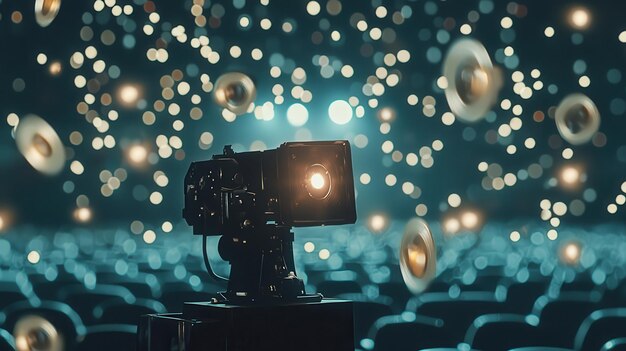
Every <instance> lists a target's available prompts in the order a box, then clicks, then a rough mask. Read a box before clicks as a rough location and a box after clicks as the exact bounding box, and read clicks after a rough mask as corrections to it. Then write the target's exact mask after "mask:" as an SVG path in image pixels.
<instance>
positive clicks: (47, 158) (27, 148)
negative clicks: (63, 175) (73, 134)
mask: <svg viewBox="0 0 626 351" xmlns="http://www.w3.org/2000/svg"><path fill="white" fill-rule="evenodd" d="M15 143H16V144H17V148H18V149H19V150H20V152H21V153H22V155H23V156H24V158H26V161H28V163H30V165H31V166H33V168H35V169H36V170H38V171H39V172H41V173H43V174H46V175H56V174H58V173H60V172H61V170H62V169H63V166H64V165H65V148H64V146H63V143H62V142H61V139H60V138H59V135H58V134H57V133H56V131H55V130H54V129H53V128H52V127H51V126H50V125H49V124H48V122H46V121H44V120H43V119H42V118H41V117H39V116H35V115H28V116H26V117H24V118H22V119H21V120H20V122H19V124H18V125H17V127H16V130H15Z"/></svg>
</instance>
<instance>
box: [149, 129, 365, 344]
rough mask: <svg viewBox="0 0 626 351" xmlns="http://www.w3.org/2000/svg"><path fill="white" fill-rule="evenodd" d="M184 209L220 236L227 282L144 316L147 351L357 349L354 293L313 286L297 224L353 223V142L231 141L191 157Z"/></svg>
mask: <svg viewBox="0 0 626 351" xmlns="http://www.w3.org/2000/svg"><path fill="white" fill-rule="evenodd" d="M184 192H185V208H184V209H183V217H184V218H185V220H186V221H187V223H188V224H189V225H190V226H192V227H193V231H194V234H198V235H202V236H204V237H203V238H202V239H203V240H204V242H203V245H204V246H203V249H204V259H205V264H206V265H207V269H208V270H209V274H210V275H212V276H213V277H214V278H215V279H224V278H222V277H219V276H218V275H216V274H215V273H213V272H212V268H211V267H210V262H209V260H208V256H207V254H206V247H205V246H206V236H209V235H221V236H222V237H221V238H220V242H219V247H218V251H219V253H220V256H221V257H222V258H223V259H224V260H227V261H229V262H230V265H231V271H230V276H229V278H228V288H227V290H226V291H225V292H223V293H220V298H216V299H215V298H214V299H212V300H211V301H209V302H186V303H185V304H184V307H183V312H182V313H178V314H157V315H146V316H143V317H142V319H141V322H140V324H139V330H138V333H139V334H138V335H139V336H138V338H139V340H138V345H139V348H138V349H139V350H140V351H176V350H179V351H206V350H212V351H213V350H220V351H244V350H245V351H254V350H275V351H280V350H285V351H287V350H311V351H313V350H315V351H318V350H334V351H348V350H350V351H352V350H353V349H354V340H353V339H354V332H353V323H354V321H353V307H352V302H349V301H341V300H331V299H322V295H321V294H312V295H307V294H306V292H305V290H304V284H303V282H302V280H301V279H299V278H298V277H297V276H296V268H295V264H294V257H293V233H292V232H291V228H292V227H306V226H322V225H336V224H347V223H354V222H355V221H356V208H355V201H354V199H355V196H354V180H353V177H352V158H351V154H350V143H349V142H348V141H345V140H344V141H341V140H340V141H326V142H293V143H284V144H282V145H281V146H280V147H279V148H277V149H274V150H268V151H257V152H243V153H235V152H234V151H233V150H232V148H231V147H230V146H226V147H225V148H224V153H223V154H222V155H215V156H213V158H212V159H211V160H207V161H200V162H194V163H192V164H191V166H190V167H189V171H188V172H187V176H186V177H185V187H184Z"/></svg>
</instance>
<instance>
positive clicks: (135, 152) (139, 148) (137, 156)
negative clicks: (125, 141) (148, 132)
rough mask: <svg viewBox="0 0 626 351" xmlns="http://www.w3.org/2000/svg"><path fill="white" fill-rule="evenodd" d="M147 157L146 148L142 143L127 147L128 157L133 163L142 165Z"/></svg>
mask: <svg viewBox="0 0 626 351" xmlns="http://www.w3.org/2000/svg"><path fill="white" fill-rule="evenodd" d="M147 158H148V150H147V149H146V147H145V146H143V145H133V146H131V147H130V148H129V149H128V159H129V160H130V162H131V163H133V164H135V165H142V164H143V163H144V162H146V159H147Z"/></svg>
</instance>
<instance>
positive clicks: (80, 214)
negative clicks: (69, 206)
mask: <svg viewBox="0 0 626 351" xmlns="http://www.w3.org/2000/svg"><path fill="white" fill-rule="evenodd" d="M74 219H75V220H76V221H77V222H80V223H87V222H89V221H90V220H91V210H90V209H89V207H79V208H77V209H75V210H74Z"/></svg>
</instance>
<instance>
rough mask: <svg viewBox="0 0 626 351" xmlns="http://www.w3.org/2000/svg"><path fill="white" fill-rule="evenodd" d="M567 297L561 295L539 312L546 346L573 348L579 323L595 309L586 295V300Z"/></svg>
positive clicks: (565, 294) (595, 306) (581, 297)
mask: <svg viewBox="0 0 626 351" xmlns="http://www.w3.org/2000/svg"><path fill="white" fill-rule="evenodd" d="M567 295H568V294H567V293H564V294H561V296H560V297H559V298H558V299H556V300H552V301H549V302H547V304H546V305H545V306H544V307H543V308H542V309H541V310H540V313H539V315H538V317H539V327H540V328H541V329H542V330H543V331H544V333H545V335H546V345H552V346H562V347H573V346H574V345H573V344H574V337H575V336H576V332H577V331H578V327H579V326H580V323H581V322H582V321H583V320H584V319H585V318H586V317H587V316H588V315H589V314H590V313H591V312H593V311H594V310H595V309H597V304H596V303H595V302H592V301H590V299H589V298H588V294H586V293H585V295H587V298H585V296H567ZM564 316H567V317H566V318H564Z"/></svg>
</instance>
